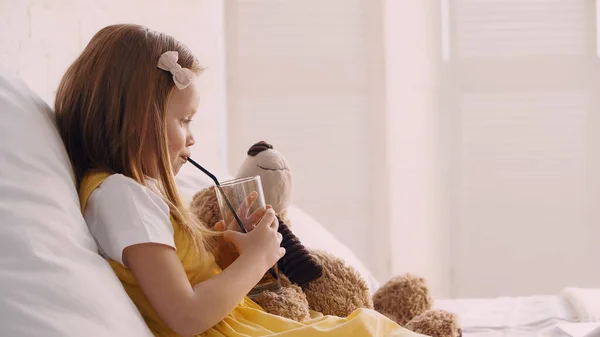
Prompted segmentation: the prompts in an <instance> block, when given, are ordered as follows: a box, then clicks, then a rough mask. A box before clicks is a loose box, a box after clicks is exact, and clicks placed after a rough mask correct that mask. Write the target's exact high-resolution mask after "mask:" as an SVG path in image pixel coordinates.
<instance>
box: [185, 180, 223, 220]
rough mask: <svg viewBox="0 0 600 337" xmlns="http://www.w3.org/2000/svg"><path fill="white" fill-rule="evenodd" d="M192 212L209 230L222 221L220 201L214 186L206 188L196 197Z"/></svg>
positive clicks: (192, 203) (193, 201)
mask: <svg viewBox="0 0 600 337" xmlns="http://www.w3.org/2000/svg"><path fill="white" fill-rule="evenodd" d="M190 211H191V212H192V215H193V216H195V217H196V218H197V219H198V220H200V222H202V223H203V224H204V225H205V226H206V227H208V228H212V227H213V226H214V225H215V224H216V223H217V222H219V221H220V220H221V211H220V209H219V201H218V200H217V194H216V193H215V188H214V186H212V187H209V188H205V189H203V190H201V191H200V192H198V193H196V194H195V195H194V197H193V198H192V202H191V204H190Z"/></svg>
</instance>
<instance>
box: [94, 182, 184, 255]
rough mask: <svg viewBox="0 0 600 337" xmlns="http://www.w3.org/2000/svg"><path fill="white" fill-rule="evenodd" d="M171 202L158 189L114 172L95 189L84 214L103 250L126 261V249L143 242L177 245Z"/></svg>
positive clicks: (103, 252)
mask: <svg viewBox="0 0 600 337" xmlns="http://www.w3.org/2000/svg"><path fill="white" fill-rule="evenodd" d="M169 214H170V213H169V206H168V205H167V204H166V203H165V201H164V200H163V199H162V198H161V197H160V196H159V195H158V194H157V193H156V192H154V191H152V190H151V189H149V188H148V187H146V186H143V185H141V184H139V183H138V182H136V181H135V180H133V179H131V178H129V177H126V176H124V175H122V174H113V175H111V176H110V177H108V178H106V180H104V182H103V183H102V184H101V185H100V186H99V187H98V188H97V189H96V190H94V192H92V195H91V196H90V198H89V200H88V202H87V206H86V208H85V211H84V215H83V216H84V218H85V221H86V222H87V225H88V227H89V229H90V232H91V234H92V236H93V237H94V239H95V240H96V242H97V244H98V249H99V252H100V254H102V255H103V256H104V257H106V258H109V259H111V260H114V261H117V262H119V263H120V264H123V249H125V248H126V247H129V246H133V245H136V244H140V243H149V242H151V243H158V244H163V245H167V246H170V247H173V248H175V242H174V239H173V225H172V224H171V220H170V217H169Z"/></svg>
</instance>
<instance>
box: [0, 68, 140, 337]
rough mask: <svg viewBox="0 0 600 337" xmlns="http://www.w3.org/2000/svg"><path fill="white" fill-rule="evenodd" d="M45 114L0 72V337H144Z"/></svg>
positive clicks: (16, 81)
mask: <svg viewBox="0 0 600 337" xmlns="http://www.w3.org/2000/svg"><path fill="white" fill-rule="evenodd" d="M53 118H54V115H53V112H52V111H51V109H50V108H49V107H48V106H47V105H46V104H45V103H44V102H43V101H42V100H41V99H40V98H39V97H38V96H37V95H36V94H34V93H33V92H31V91H30V90H29V89H28V88H27V87H26V85H25V84H24V83H23V82H22V81H21V80H20V79H18V78H16V77H14V76H11V75H9V74H8V73H7V71H6V70H4V69H1V68H0V158H1V160H2V163H1V164H0V219H1V220H0V221H1V223H0V336H11V337H24V336H46V337H51V336H57V337H58V336H61V337H64V336H73V337H80V336H87V337H96V336H97V337H105V336H128V337H133V336H136V337H137V336H148V337H150V336H152V334H151V333H150V331H149V329H148V328H147V326H146V324H145V323H144V321H143V319H142V317H141V315H140V314H139V311H138V310H137V308H136V307H135V305H134V304H133V302H132V301H131V300H130V299H129V297H128V296H127V294H126V293H125V291H124V289H123V286H122V285H121V283H120V282H119V281H118V279H117V278H116V276H115V274H114V273H113V271H112V269H111V268H110V266H109V265H108V263H106V261H105V260H104V259H103V258H101V257H100V256H99V255H98V253H97V249H96V245H95V243H94V240H93V239H92V237H91V235H90V233H89V232H88V229H87V226H86V224H85V222H84V220H83V217H82V215H81V210H80V206H79V199H78V196H77V191H76V189H75V185H74V179H73V175H72V171H71V166H70V164H69V160H68V157H67V154H66V152H65V149H64V146H63V144H62V142H61V139H60V137H59V134H58V132H57V129H56V127H55V125H54V122H53Z"/></svg>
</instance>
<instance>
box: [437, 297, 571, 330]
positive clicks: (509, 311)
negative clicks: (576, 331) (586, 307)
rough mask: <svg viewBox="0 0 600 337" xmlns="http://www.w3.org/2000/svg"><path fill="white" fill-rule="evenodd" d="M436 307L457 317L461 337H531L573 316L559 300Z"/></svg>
mask: <svg viewBox="0 0 600 337" xmlns="http://www.w3.org/2000/svg"><path fill="white" fill-rule="evenodd" d="M436 307H437V308H439V309H444V310H448V311H451V312H454V313H456V314H457V315H458V317H459V319H460V323H461V327H462V331H463V336H464V337H530V336H531V337H533V336H537V335H538V333H539V332H540V331H541V330H543V329H544V328H547V327H549V326H552V325H554V324H557V323H562V322H572V321H574V320H575V317H574V314H573V312H572V310H571V309H570V307H569V305H568V303H567V302H566V301H565V299H564V298H563V297H562V296H559V295H557V296H529V297H500V298H491V299H456V300H438V301H436Z"/></svg>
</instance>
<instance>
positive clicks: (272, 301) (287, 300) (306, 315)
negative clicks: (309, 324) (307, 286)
mask: <svg viewBox="0 0 600 337" xmlns="http://www.w3.org/2000/svg"><path fill="white" fill-rule="evenodd" d="M282 285H283V287H282V288H281V289H279V290H278V291H276V292H273V291H264V292H262V293H260V294H259V295H257V296H256V297H255V298H254V301H255V302H256V303H258V305H260V306H261V307H262V308H263V309H265V311H266V312H268V313H270V314H273V315H277V316H283V317H286V318H289V319H292V320H294V321H298V322H302V321H306V320H308V319H310V312H309V310H308V301H307V300H306V296H305V295H304V293H303V292H302V289H301V288H300V287H298V286H297V285H295V284H291V283H289V281H287V282H286V283H282Z"/></svg>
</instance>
